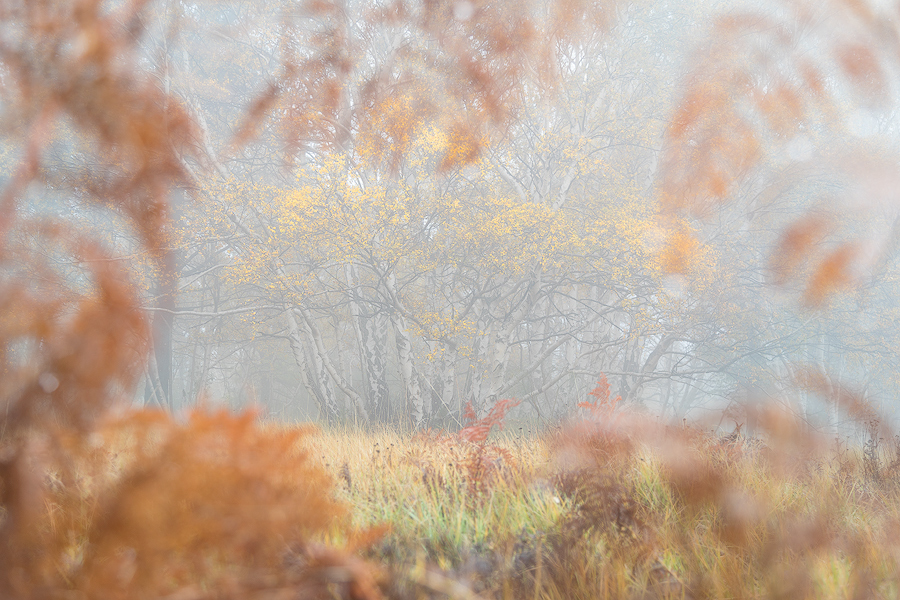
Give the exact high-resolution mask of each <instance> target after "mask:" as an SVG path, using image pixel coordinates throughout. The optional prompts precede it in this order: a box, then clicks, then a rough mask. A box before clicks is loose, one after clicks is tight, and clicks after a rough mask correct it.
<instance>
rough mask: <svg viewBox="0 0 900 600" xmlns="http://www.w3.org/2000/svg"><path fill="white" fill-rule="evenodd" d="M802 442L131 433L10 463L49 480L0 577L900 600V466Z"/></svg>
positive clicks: (878, 456)
mask: <svg viewBox="0 0 900 600" xmlns="http://www.w3.org/2000/svg"><path fill="white" fill-rule="evenodd" d="M791 423H792V421H790V420H789V419H787V418H785V419H784V420H781V421H779V420H777V419H774V420H772V419H770V420H769V421H768V422H767V431H768V433H767V435H766V438H765V443H763V442H762V441H760V440H757V439H748V438H744V437H741V436H739V435H730V436H721V435H715V434H713V433H710V431H709V430H704V429H701V428H699V427H690V426H684V427H666V426H661V425H659V424H658V423H655V422H649V421H648V420H647V419H646V418H642V417H640V416H639V415H636V416H629V415H628V414H627V413H624V412H622V413H620V412H616V413H615V414H612V413H610V414H607V415H596V414H592V415H589V416H588V417H586V418H583V419H580V420H578V421H573V422H571V423H569V424H566V425H564V426H560V427H557V428H553V429H551V430H547V431H541V432H536V431H529V430H528V428H527V427H523V428H519V427H518V426H517V425H515V424H511V425H509V426H508V427H507V429H506V430H504V431H497V430H493V431H491V432H490V434H489V435H488V433H489V431H490V428H488V430H483V429H482V430H479V431H480V434H479V435H472V430H471V429H468V430H467V429H464V430H463V431H462V432H457V433H448V432H443V431H434V430H430V431H423V432H419V433H416V434H402V433H399V432H397V431H395V430H391V429H387V428H385V429H381V430H374V431H371V430H370V431H363V430H359V429H353V428H325V429H321V430H320V429H315V428H309V427H306V426H302V427H301V426H299V425H291V424H278V423H271V422H269V423H265V422H260V421H258V420H257V418H256V415H254V414H253V413H244V414H241V415H232V414H229V413H227V412H224V411H222V412H210V411H208V410H197V411H194V412H192V413H189V414H188V415H185V416H184V417H181V418H178V419H174V418H172V416H170V415H166V414H165V413H160V412H153V411H136V412H133V413H127V414H125V415H124V416H119V417H116V418H115V419H112V420H110V421H109V422H107V423H106V424H103V425H102V426H101V427H100V428H98V429H97V430H96V431H95V432H94V433H92V434H90V435H89V436H88V437H87V438H85V437H84V436H83V435H74V434H73V435H69V434H66V435H58V436H56V437H48V436H44V437H43V438H41V439H38V438H34V439H32V440H30V441H29V440H27V439H26V440H25V441H22V442H21V443H23V444H25V446H23V447H27V448H31V449H32V450H31V451H30V456H33V457H35V460H36V461H37V460H38V459H39V460H40V461H41V462H40V464H38V463H37V462H35V463H33V469H32V472H33V473H39V472H40V470H41V469H43V472H44V473H45V474H46V475H45V477H44V478H43V483H41V481H40V480H39V479H36V478H34V477H33V476H30V475H28V473H25V472H22V473H18V474H17V473H12V474H11V473H6V472H4V473H5V474H4V479H3V480H2V481H3V490H2V491H3V493H4V496H3V497H4V506H6V507H8V508H7V509H4V511H0V525H2V526H3V527H4V531H6V532H7V538H6V540H5V541H4V543H3V544H2V545H0V550H2V552H5V553H6V554H5V555H4V557H3V558H4V560H5V561H6V564H8V565H11V566H10V567H8V569H7V572H6V573H0V575H3V576H4V579H3V584H4V585H6V586H7V588H6V589H7V590H11V591H10V592H9V593H13V596H12V597H17V598H66V599H70V598H78V599H79V600H92V599H94V598H96V599H101V598H102V599H104V600H106V599H116V598H123V599H125V598H129V599H130V598H137V599H143V598H147V599H151V598H153V599H156V598H166V599H167V600H205V599H214V598H215V599H230V598H234V599H235V600H237V599H238V598H240V599H241V600H247V599H258V600H263V599H265V600H280V599H282V598H284V599H285V600H287V599H288V598H291V599H294V598H300V599H303V600H308V599H316V600H318V599H323V600H324V599H326V598H330V599H334V598H339V599H346V600H378V599H380V598H387V599H396V600H410V599H440V598H451V599H475V598H484V599H500V598H503V599H515V600H518V599H524V598H528V599H531V598H546V599H560V600H562V599H591V598H613V599H618V598H622V599H638V598H640V599H653V598H695V599H700V598H772V599H785V600H788V599H790V600H797V599H801V598H810V599H822V598H835V599H837V598H840V599H851V598H852V599H866V598H896V597H897V596H898V593H900V580H898V577H900V457H898V452H897V446H896V444H893V440H887V441H885V440H882V439H876V442H877V443H875V442H870V443H869V444H867V445H865V446H863V447H849V446H847V445H846V444H838V443H836V442H835V441H833V440H826V439H823V438H821V437H818V436H816V435H815V434H812V433H809V432H803V431H802V430H801V429H798V428H796V427H795V428H792V427H791V426H790V425H791ZM499 424H500V423H494V425H499ZM476 433H477V432H476ZM13 442H14V440H7V441H6V442H5V443H9V444H12V443H13ZM32 484H33V485H32ZM41 489H43V490H44V492H43V494H44V495H43V497H42V496H39V495H37V494H38V492H39V491H40V490H41ZM29 498H30V500H29ZM23 502H27V504H21V505H20V504H17V503H23ZM24 518H27V519H29V520H28V521H24V520H22V519H24ZM17 519H18V521H17Z"/></svg>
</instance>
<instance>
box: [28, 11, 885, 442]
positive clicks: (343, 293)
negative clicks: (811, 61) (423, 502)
mask: <svg viewBox="0 0 900 600" xmlns="http://www.w3.org/2000/svg"><path fill="white" fill-rule="evenodd" d="M336 6H338V7H339V9H338V10H335V11H333V12H330V13H328V14H325V15H319V16H317V17H316V18H311V17H308V16H307V15H306V14H305V13H302V12H300V11H299V10H297V11H295V10H293V9H292V8H291V5H290V3H287V2H285V3H259V2H249V1H244V2H216V3H203V2H185V1H174V0H173V1H168V2H160V3H157V4H156V5H154V7H153V8H152V10H151V11H149V12H148V13H147V14H146V15H144V16H143V18H144V19H147V20H149V22H147V23H144V26H145V27H146V28H147V31H148V35H147V39H146V41H145V43H144V45H143V46H142V47H143V49H144V55H143V57H142V61H143V62H144V63H145V66H146V69H147V70H148V71H150V72H152V73H154V74H155V75H156V76H157V77H158V78H159V80H160V83H161V85H162V86H163V88H164V89H165V90H167V91H169V90H173V91H175V92H176V93H177V96H178V97H179V98H180V99H181V102H182V104H183V108H184V109H185V110H186V111H187V112H188V113H189V114H190V115H191V116H192V117H193V118H194V119H195V120H196V122H197V123H198V125H199V126H200V128H199V131H198V136H199V139H196V140H194V142H195V144H196V147H197V148H199V150H200V151H199V153H197V152H195V153H193V154H191V155H190V156H189V155H187V154H185V157H184V159H183V161H184V164H183V166H184V168H185V169H186V171H187V172H189V173H190V174H192V176H193V181H192V185H191V186H188V187H187V188H186V189H184V190H183V193H181V194H179V196H178V197H177V198H175V199H174V202H175V205H176V206H177V210H178V214H177V215H176V222H177V226H176V228H175V230H174V232H173V234H172V236H171V238H172V239H171V240H170V241H171V246H172V248H174V253H173V255H174V257H175V262H176V265H175V269H174V272H175V274H176V279H175V281H165V277H163V276H161V275H160V274H159V273H157V272H156V271H155V270H154V269H153V268H152V267H151V266H150V265H151V264H152V263H151V261H148V260H143V259H141V257H132V258H133V259H134V260H135V263H136V265H137V266H138V268H139V269H143V271H142V272H143V273H144V277H145V279H144V286H145V290H146V294H147V304H148V310H150V311H152V313H153V327H154V350H153V353H152V356H151V361H150V363H149V366H148V367H147V371H146V373H145V377H144V385H143V388H142V393H143V398H141V399H140V400H141V401H143V402H146V403H151V404H159V405H162V406H166V407H170V408H173V409H179V408H181V407H184V406H186V405H190V404H193V403H194V402H196V401H197V399H198V398H199V397H201V395H203V394H204V393H208V395H209V396H210V397H211V399H212V400H214V401H220V400H221V401H225V402H229V403H234V404H243V403H246V402H257V403H259V404H261V405H262V406H264V407H266V409H267V411H268V413H269V414H271V415H273V416H277V417H284V418H292V419H293V418H311V417H312V418H319V419H323V420H329V421H339V420H350V421H358V422H375V421H391V422H403V423H405V424H408V425H411V426H416V427H423V426H430V425H446V424H452V423H457V422H458V421H459V419H460V418H461V417H460V415H461V412H462V409H463V407H464V405H465V404H466V403H467V402H471V403H472V404H473V406H474V407H475V408H476V409H477V410H478V411H481V412H483V411H486V410H487V409H489V408H490V407H491V406H492V405H493V403H494V402H496V401H497V400H499V399H501V398H505V397H511V396H512V397H516V398H519V399H521V400H522V406H521V408H520V409H519V410H521V411H522V414H523V415H528V416H536V417H539V418H542V419H547V420H552V419H556V418H558V417H560V416H561V415H564V414H567V413H571V412H572V411H573V410H575V406H576V405H577V403H578V402H580V401H583V400H584V399H585V398H586V396H587V394H588V392H589V391H590V390H591V389H592V388H593V387H594V386H595V385H596V382H597V380H598V379H599V378H600V377H601V375H605V376H607V377H608V379H609V382H610V384H611V387H612V393H613V394H614V395H621V397H622V399H623V402H624V403H626V404H636V405H643V406H646V407H647V408H648V409H650V410H652V411H655V412H658V413H659V414H661V415H662V416H663V417H664V418H665V419H673V420H680V419H682V418H684V417H687V416H697V415H701V414H703V412H702V411H703V410H704V409H705V408H712V407H716V408H721V407H723V406H727V405H728V404H730V403H732V402H736V401H738V400H748V399H749V400H751V401H756V400H763V399H772V398H774V399H777V400H779V401H785V402H792V403H795V404H796V406H797V407H798V408H799V409H800V410H801V411H804V412H805V414H806V415H807V416H808V418H809V419H810V421H811V422H813V423H815V424H817V425H823V426H827V425H833V424H836V423H838V422H839V421H840V420H841V417H840V415H838V414H837V413H836V412H834V411H833V410H832V409H829V408H825V407H824V405H819V404H818V403H817V402H816V398H815V395H814V394H811V393H809V392H806V391H803V390H802V389H799V388H798V387H797V380H798V374H799V373H800V371H802V370H803V369H804V368H806V367H815V368H819V369H821V370H823V371H827V372H828V373H829V374H830V376H831V379H830V381H831V382H832V383H833V385H835V386H848V387H851V388H853V389H856V390H861V391H862V392H863V393H864V394H865V395H866V396H867V397H869V398H871V399H872V400H874V401H875V402H876V403H883V404H885V405H889V404H890V403H891V402H892V400H893V398H894V394H895V393H896V390H897V382H896V375H895V373H897V364H896V363H897V358H896V351H895V349H896V348H897V345H898V342H900V340H898V336H897V332H896V327H895V325H894V323H895V319H894V317H895V314H896V311H897V305H896V297H897V292H898V290H897V286H896V279H897V278H896V274H897V270H896V267H895V264H894V260H893V258H890V259H884V260H883V261H882V262H881V263H880V264H879V265H878V267H877V269H874V270H872V271H871V272H867V273H866V274H865V277H864V278H863V279H862V280H861V283H860V284H859V285H857V286H855V287H854V288H853V289H852V291H851V292H849V293H845V294H841V295H836V296H829V297H828V298H827V300H825V301H824V302H821V303H818V302H816V301H815V299H811V298H809V297H807V295H806V294H807V293H808V291H804V289H803V288H801V286H800V285H799V284H795V283H793V282H792V281H787V282H782V281H780V278H779V273H780V271H779V268H780V267H779V265H780V264H781V263H780V262H779V261H787V262H791V261H793V260H794V259H793V257H792V255H791V253H792V252H793V251H792V250H791V248H790V247H783V246H782V247H779V246H778V240H779V235H780V234H781V233H782V232H783V230H784V228H785V227H787V226H788V225H789V224H790V223H791V222H792V221H793V220H794V218H795V217H797V216H798V215H801V214H805V213H804V211H809V210H811V209H812V210H813V211H819V213H821V216H822V223H828V224H829V225H823V226H822V227H823V230H822V231H823V233H822V239H823V240H824V239H825V235H826V234H829V233H831V234H834V235H843V234H842V233H841V232H843V231H845V230H847V231H853V230H855V231H865V230H866V228H868V227H871V226H872V223H873V216H872V215H871V214H867V215H866V217H865V219H862V218H858V217H857V216H856V215H854V214H852V213H848V212H847V211H837V210H835V209H834V208H833V207H831V206H830V205H827V204H826V203H824V202H823V201H822V200H823V199H827V198H830V197H835V196H837V195H839V194H841V193H842V191H845V190H847V189H849V188H850V187H851V184H852V182H848V181H847V180H846V178H843V177H842V176H841V175H840V173H836V172H835V171H834V170H831V169H828V168H823V167H822V166H821V163H817V164H818V166H815V165H813V164H812V163H809V164H807V163H806V162H805V154H807V153H813V152H819V150H812V149H811V148H816V149H818V148H828V147H834V146H840V145H846V144H854V143H860V144H861V143H862V142H867V143H868V142H869V141H871V140H872V139H876V140H877V142H878V144H881V145H882V146H880V147H879V148H882V149H881V150H879V149H878V148H876V149H875V150H872V149H868V150H867V152H871V155H872V157H873V160H882V159H884V160H887V159H886V158H884V157H887V156H888V155H889V152H891V151H893V150H894V149H895V143H896V131H895V127H894V126H893V122H892V120H891V119H890V118H883V119H878V118H875V117H872V120H871V121H867V122H866V127H867V128H868V129H867V130H866V131H865V132H857V138H858V139H855V138H853V137H852V136H851V137H850V138H849V139H848V134H847V131H846V130H845V129H842V128H841V127H839V126H837V125H834V123H832V122H830V121H823V123H824V124H823V125H822V126H821V127H820V128H819V129H817V130H815V131H810V132H809V135H808V137H807V138H803V139H801V140H799V141H796V143H794V145H793V146H790V147H787V149H785V148H784V147H783V146H784V145H783V144H781V145H779V143H778V141H777V140H769V141H768V142H767V143H769V144H770V145H769V146H767V147H766V148H765V151H766V153H767V154H766V156H767V157H768V159H767V160H766V161H764V162H763V163H762V164H760V165H757V166H756V167H755V169H754V170H753V171H752V172H750V173H748V174H747V177H745V178H744V180H743V183H742V185H741V186H740V187H739V188H738V189H736V190H733V191H732V192H731V194H730V198H731V204H729V205H728V206H725V207H722V208H721V209H717V210H716V211H715V214H713V215H712V216H710V215H709V214H707V215H696V216H681V217H679V218H678V225H677V227H680V228H682V229H683V230H684V231H687V232H691V234H692V235H695V236H696V239H697V240H699V242H697V245H691V244H692V242H690V241H684V243H683V246H685V247H679V245H678V244H677V243H673V241H672V238H671V237H669V236H667V234H666V232H665V231H664V230H663V229H662V226H661V224H660V219H659V207H658V204H657V197H658V194H659V176H658V171H659V167H660V160H661V157H662V155H663V153H664V151H665V147H664V146H665V143H666V142H665V139H666V138H665V124H666V123H667V122H669V121H670V119H671V116H672V113H673V111H674V110H675V103H676V102H677V101H679V99H680V95H681V93H682V86H683V84H684V83H683V79H684V74H685V72H686V70H687V66H686V65H687V64H688V62H689V60H690V59H691V58H692V52H694V51H696V49H697V48H701V49H702V48H703V47H704V45H708V44H709V43H710V42H709V38H708V36H709V35H710V30H709V23H710V19H711V17H712V16H713V15H714V14H717V13H718V12H719V11H720V10H721V7H720V6H716V4H715V3H712V2H706V3H704V2H696V3H674V2H668V3H667V2H645V3H634V4H628V5H621V6H616V5H613V4H604V5H603V7H604V8H603V10H607V11H611V14H609V15H607V16H605V17H602V18H600V17H598V19H600V20H603V21H604V22H608V23H609V24H610V25H609V27H610V28H609V30H605V29H601V28H600V27H594V24H591V28H593V29H591V28H588V30H589V31H591V33H589V34H588V35H582V36H580V37H578V38H573V39H566V38H564V37H560V39H559V40H558V41H557V42H556V43H555V44H551V45H550V51H549V52H548V53H547V55H546V56H544V57H543V58H542V61H543V62H542V63H541V64H534V65H531V66H532V68H533V69H534V70H535V71H540V72H542V73H544V72H547V71H549V72H551V73H552V77H549V78H548V77H545V76H537V75H533V74H531V73H529V72H528V70H527V69H526V70H524V71H523V72H521V73H518V76H517V77H516V78H515V79H514V80H513V79H510V81H501V84H502V85H499V86H497V90H495V92H493V95H486V96H484V97H477V98H476V97H469V96H466V95H465V94H459V95H455V94H454V93H453V91H452V90H453V86H454V76H455V75H454V72H453V68H454V67H452V66H448V63H449V62H451V61H452V60H453V59H454V57H453V56H448V55H447V54H446V52H443V51H442V50H441V49H440V47H439V45H436V44H435V43H434V40H432V39H429V38H428V36H427V35H423V32H422V31H421V30H416V28H414V27H412V26H411V25H410V22H409V21H408V20H406V21H404V20H398V21H397V22H396V23H393V24H392V22H391V21H390V20H377V21H376V20H374V19H373V18H372V17H371V15H372V14H374V13H377V12H378V11H383V10H387V7H385V6H382V5H377V4H376V3H373V2H356V1H348V2H344V3H339V4H337V5H336ZM454 6H455V8H454V11H455V12H454V14H453V18H455V19H457V20H460V19H462V20H464V19H468V18H470V14H469V11H471V10H475V9H474V6H475V5H474V4H470V3H468V2H458V3H456V4H455V5H454ZM533 8H534V10H535V11H539V10H541V8H540V7H533ZM598 10H599V9H598ZM595 16H596V15H595ZM601 16H602V15H601ZM519 33H522V32H519ZM542 33H546V32H541V31H538V32H532V33H531V34H530V35H536V36H537V35H541V34H542ZM512 34H513V35H515V34H516V32H515V31H513V33H512ZM523 35H524V33H523ZM486 39H488V38H486ZM484 43H487V42H484ZM322 48H325V49H326V50H325V51H324V54H325V55H327V58H326V59H322V61H323V62H322V64H324V65H326V67H327V68H324V71H309V72H300V73H297V74H296V76H294V77H293V78H291V77H284V73H283V72H282V71H281V70H283V69H284V67H283V65H284V64H285V56H286V55H288V56H297V57H300V58H301V59H303V60H305V59H310V60H312V58H311V57H314V55H315V53H316V52H323V50H322ZM484 51H485V52H486V53H487V52H488V49H487V48H485V50H484ZM493 51H496V49H493ZM329 52H331V53H332V54H328V53H329ZM442 52H443V53H442ZM335 56H338V57H339V59H335V58H334V57H335ZM495 59H496V60H503V59H502V57H501V58H495ZM303 60H300V61H298V62H299V63H300V64H308V62H309V61H307V63H303ZM329 61H330V62H329ZM501 67H502V65H501ZM501 67H498V68H501ZM329 69H331V70H335V69H336V70H337V71H336V72H337V76H335V79H336V80H339V81H340V82H341V85H340V86H338V87H334V89H333V90H332V91H333V93H334V94H335V97H336V98H338V101H337V102H336V108H334V110H330V109H329V110H324V109H321V110H320V108H321V107H316V106H315V105H311V104H309V103H308V102H307V103H304V102H301V101H300V100H298V99H303V98H309V97H312V96H315V94H316V93H318V91H320V89H321V88H319V87H316V86H317V85H319V84H320V83H322V82H319V81H317V80H316V79H315V78H316V77H320V76H322V75H321V73H322V72H328V70H329ZM332 75H333V73H332ZM764 76H765V74H760V77H764ZM323 81H324V79H323ZM373 81H375V82H377V86H380V88H379V89H381V90H382V93H380V94H377V95H372V94H370V93H369V90H368V88H366V86H371V85H373V84H372V82H373ZM273 82H274V83H273ZM285 82H288V83H285ZM326 83H327V82H326ZM322 85H324V84H322ZM269 86H271V87H272V93H271V94H268V93H267V89H268V87H269ZM260 98H261V99H262V100H260ZM254 102H260V104H259V107H260V110H259V115H261V117H260V119H259V120H257V121H253V122H245V121H241V120H240V115H242V114H243V113H244V111H245V110H246V108H247V107H248V106H253V105H254ZM492 103H493V104H492ZM503 110H511V111H514V112H515V114H513V115H501V116H498V115H495V114H493V112H492V111H503ZM323 114H324V115H325V116H324V117H323ZM266 115H267V116H266ZM485 115H488V116H487V117H486V116H485ZM286 123H287V124H290V126H291V127H293V129H292V130H291V131H292V132H294V133H296V135H295V136H294V138H293V139H291V136H285V135H284V132H285V129H284V128H285V127H287V125H286ZM485 123H486V124H485ZM324 130H327V131H328V132H329V133H330V135H331V137H328V136H326V135H324V134H323V133H322V132H323V131H324ZM297 132H299V133H297ZM245 133H246V134H250V133H253V134H255V135H256V136H257V137H256V138H255V139H254V140H253V141H252V142H250V143H249V144H247V145H236V144H235V143H234V140H235V136H238V137H241V136H242V135H244V134H245ZM285 139H287V140H288V142H287V143H288V145H289V146H290V145H291V144H293V146H292V147H286V146H285V143H286V142H285ZM59 140H60V141H59V142H58V143H57V145H56V148H55V151H54V155H53V158H54V160H53V161H51V162H50V163H49V164H50V166H48V167H47V176H46V177H47V179H48V180H49V181H51V182H52V181H53V178H54V177H61V178H62V177H71V175H69V173H70V172H71V171H72V169H70V168H69V166H68V164H69V162H71V161H73V160H77V157H78V154H77V153H78V152H79V144H80V142H79V140H78V139H75V138H73V137H72V136H71V135H67V134H66V133H65V132H60V136H59ZM807 145H809V146H810V147H809V148H808V147H807ZM791 153H793V154H791ZM197 156H199V157H200V158H197ZM289 157H292V158H289ZM435 172H438V173H439V174H438V175H435ZM773 182H774V183H773ZM69 183H71V182H69ZM65 202H69V203H71V202H73V201H72V200H71V199H69V200H63V199H60V200H59V202H58V203H57V204H56V205H54V208H53V209H52V210H61V211H68V213H69V214H71V215H73V218H78V219H84V220H85V221H92V223H91V226H93V227H95V228H97V229H100V230H103V231H105V232H106V233H105V235H106V236H107V239H110V241H111V243H112V244H114V245H115V246H116V247H118V248H119V249H120V250H121V251H122V253H123V254H125V255H127V254H128V252H129V249H133V248H135V247H137V244H136V243H135V242H134V241H133V240H131V239H129V235H128V234H127V232H126V233H123V232H122V231H120V230H118V229H117V228H116V224H115V217H114V216H112V215H109V214H106V213H102V212H100V211H89V210H87V209H85V208H84V207H82V206H79V205H78V203H77V202H75V204H74V205H73V206H66V204H65ZM820 204H821V206H819V205H820ZM855 218H857V220H858V222H857V221H855V220H854V219H855ZM894 218H895V217H894V214H893V213H891V212H890V211H885V213H884V214H881V215H877V216H876V217H874V219H875V220H878V219H882V220H883V221H884V226H883V229H885V230H888V231H892V230H893V227H894V225H893V219H894ZM838 223H839V226H838V225H837V224H838ZM854 228H855V229H854ZM692 239H693V238H692ZM817 239H818V238H817ZM825 243H826V242H825V241H823V242H822V244H825ZM773 249H774V250H773ZM687 255H689V256H687ZM798 260H799V259H798ZM684 261H686V262H687V267H686V270H685V269H681V268H673V263H679V264H680V262H684ZM676 266H679V265H676ZM681 266H684V265H681ZM791 268H792V269H800V270H802V269H803V268H806V267H805V266H804V264H802V261H800V264H797V265H794V264H793V263H792V264H791ZM679 272H680V273H683V274H678V273H679ZM773 284H781V285H773ZM813 305H815V306H814V309H812V310H811V309H810V306H813Z"/></svg>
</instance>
